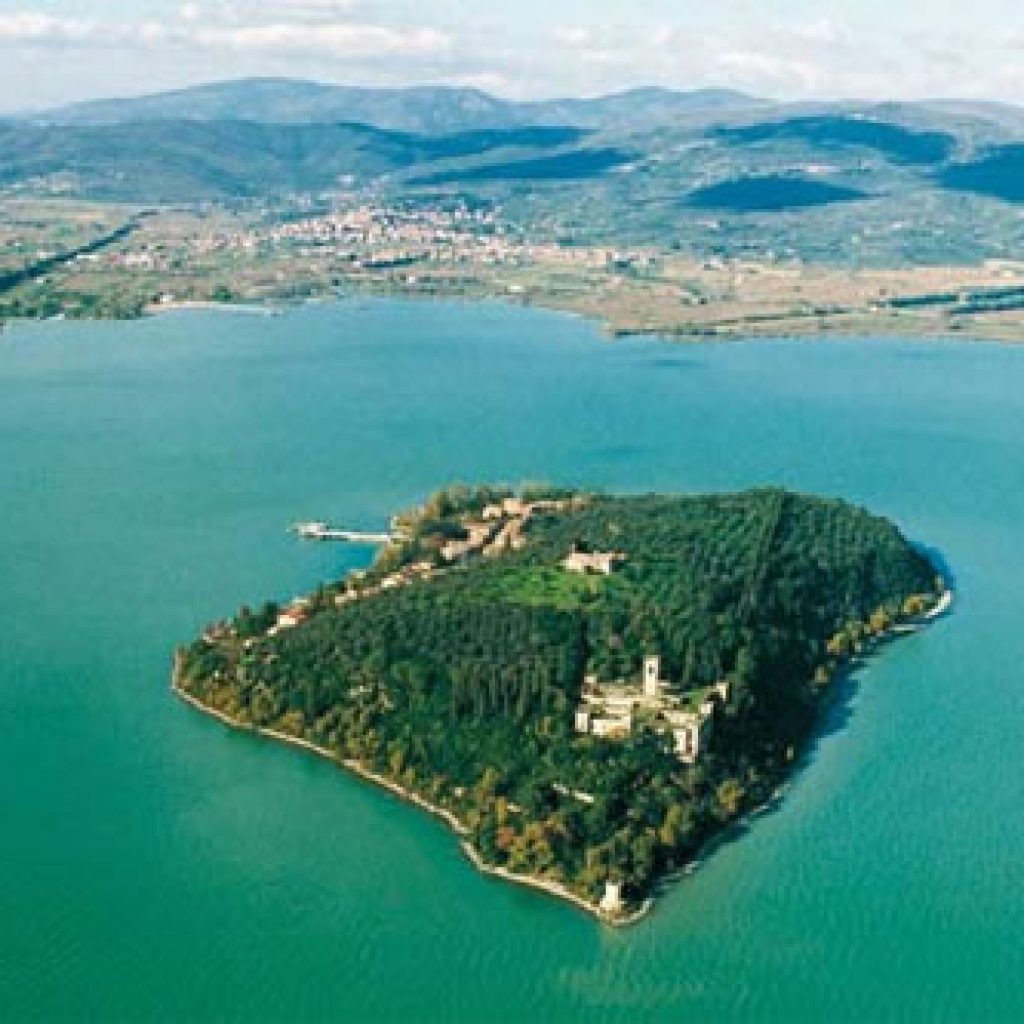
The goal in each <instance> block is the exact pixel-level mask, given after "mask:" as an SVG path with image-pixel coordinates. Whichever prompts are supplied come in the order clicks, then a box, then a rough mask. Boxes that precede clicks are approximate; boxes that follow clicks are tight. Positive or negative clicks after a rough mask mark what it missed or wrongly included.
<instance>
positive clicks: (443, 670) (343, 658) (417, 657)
mask: <svg viewBox="0 0 1024 1024" xmlns="http://www.w3.org/2000/svg"><path fill="white" fill-rule="evenodd" d="M507 493H508V492H506V491H501V490H494V489H481V490H479V491H475V490H469V489H459V490H452V491H448V492H442V493H440V494H439V495H436V496H435V497H434V498H432V499H431V501H430V502H428V504H427V506H426V507H425V508H424V509H423V510H420V512H419V513H410V514H408V515H407V516H405V517H403V518H402V520H401V522H402V523H403V524H404V525H405V528H406V537H405V539H404V541H403V542H402V543H401V544H399V545H396V546H394V547H392V548H391V549H388V550H386V551H385V552H383V553H382V556H381V559H380V560H379V562H378V566H377V567H376V568H375V569H374V570H373V571H371V573H370V574H368V576H367V577H366V578H364V579H362V580H360V581H358V582H354V581H347V582H343V583H340V584H339V585H338V586H337V587H334V588H326V589H324V590H323V591H321V592H320V593H319V594H317V595H315V597H314V599H313V601H312V604H311V609H310V610H311V614H309V617H308V620H307V621H305V622H303V624H302V625H300V626H298V627H297V628H294V629H288V630H284V631H281V632H278V633H276V634H274V633H273V631H271V635H267V632H266V631H267V628H268V627H269V625H270V624H271V623H272V622H273V621H274V619H275V616H276V613H277V610H276V608H274V607H273V606H267V607H266V608H264V609H262V610H261V611H259V612H256V613H253V612H251V611H249V610H247V609H246V610H243V612H242V613H240V615H239V617H238V618H237V619H236V621H235V622H234V623H233V624H230V625H228V626H225V627H224V628H222V629H221V630H220V631H219V632H216V634H215V635H211V634H208V635H207V636H206V638H204V639H203V640H200V641H197V642H196V643H195V644H193V645H192V646H191V647H190V648H188V649H187V650H186V651H184V652H182V656H181V659H180V664H179V669H180V670H179V683H180V684H181V685H182V686H183V687H184V688H185V689H186V690H187V691H188V692H190V693H192V694H193V695H194V696H197V697H198V698H199V699H200V700H202V701H204V702H205V703H208V704H210V705H211V706H213V707H216V708H218V709H219V710H222V711H225V712H226V713H228V714H230V715H231V716H233V717H234V718H236V719H238V720H239V721H241V722H245V723H250V724H253V725H256V726H260V727H273V728H275V729H283V730H284V731H288V732H291V733H294V734H296V735H302V736H305V737H307V738H310V739H312V740H314V741H315V742H317V743H318V744H320V745H322V746H324V747H326V748H328V749H331V750H333V751H335V752H336V753H337V754H338V756H339V757H344V758H351V759H355V760H358V761H360V762H361V763H364V764H366V765H368V766H370V767H372V768H373V769H374V770H376V771H380V772H383V773H384V774H386V775H388V776H389V777H392V778H394V779H395V780H396V781H398V782H400V783H401V784H402V785H403V786H405V787H406V788H408V789H410V790H413V791H417V792H420V793H422V794H423V795H425V796H426V797H428V798H429V799H430V800H432V801H433V802H435V803H437V804H439V805H442V806H445V807H447V808H449V809H451V810H452V811H454V813H456V814H457V815H458V817H459V818H460V819H461V820H462V821H463V822H464V823H465V824H466V826H467V828H468V829H469V831H470V833H471V836H472V839H473V842H474V844H475V845H476V847H477V848H478V850H479V851H480V852H481V854H482V856H483V857H484V859H485V860H487V861H489V862H492V863H497V864H502V865H505V866H507V867H508V868H509V869H511V870H514V871H520V872H529V873H531V874H538V875H543V876H545V877H549V878H551V879H555V880H558V881H561V882H563V883H565V884H566V885H568V886H569V887H570V888H572V889H573V890H574V891H577V892H579V893H581V894H583V895H586V896H587V897H589V898H593V897H596V896H597V895H599V893H600V890H601V887H602V885H603V883H604V882H605V881H606V880H608V879H617V880H623V881H625V882H626V885H627V892H629V893H630V894H631V895H633V896H639V895H642V894H643V893H645V892H647V891H648V890H649V888H650V885H651V884H652V881H653V880H654V879H655V878H656V876H657V874H658V873H659V872H660V871H662V870H664V869H665V868H666V867H669V866H671V865H673V864H676V863H679V862H680V861H681V860H683V859H684V858H686V857H687V856H690V855H692V852H693V850H694V849H695V847H696V846H697V844H698V843H699V842H700V841H701V840H702V839H703V838H705V837H706V836H707V835H708V834H709V833H710V832H712V831H714V830H715V829H716V828H720V827H721V826H722V824H723V823H725V822H728V821H730V820H732V819H734V818H735V817H736V816H737V815H738V814H740V813H741V812H742V811H743V810H744V809H745V808H747V807H749V806H751V805H753V804H754V803H757V802H762V801H763V800H765V799H766V798H768V797H769V796H770V794H771V792H772V791H773V790H774V788H775V787H776V786H777V784H778V782H779V781H780V779H781V778H782V776H783V775H784V773H785V771H786V769H787V767H788V765H789V763H790V762H791V761H792V759H793V757H794V752H795V751H796V750H798V749H799V746H800V744H801V743H802V742H803V741H804V740H805V739H806V738H807V736H808V734H809V732H810V730H811V729H812V728H813V725H814V721H815V714H816V710H817V707H818V705H819V704H820V700H821V697H822V694H823V693H824V692H825V691H826V690H827V684H828V682H829V680H830V678H831V677H832V674H833V671H834V668H835V667H836V665H837V664H839V663H840V662H842V661H843V660H845V659H847V658H849V657H850V656H852V655H854V654H855V653H856V652H857V651H858V650H860V649H861V648H862V647H863V645H864V643H865V642H867V641H868V639H869V638H870V636H871V635H872V634H880V633H882V632H884V631H885V630H886V629H888V627H889V626H890V625H892V624H893V623H894V622H896V621H897V620H899V619H901V618H904V617H906V616H908V615H914V614H919V613H920V612H921V611H922V610H923V609H925V608H927V607H928V606H929V604H930V603H932V601H933V600H934V594H935V591H936V588H937V582H936V578H935V571H934V569H933V568H932V566H931V565H930V564H929V562H928V560H927V559H926V558H925V557H924V556H923V555H921V554H920V553H918V552H917V551H916V550H915V549H914V548H912V547H911V546H910V545H909V544H908V543H907V542H906V540H905V539H904V538H903V537H902V536H901V535H900V533H899V531H898V530H897V529H896V528H895V527H894V526H893V525H892V524H891V523H889V522H887V521H886V520H883V519H880V518H878V517H875V516H872V515H870V514H869V513H867V512H865V511H863V510H861V509H857V508H854V507H851V506H850V505H847V504H844V503H841V502H837V501H828V500H823V499H818V498H811V497H805V496H800V495H794V494H789V493H786V492H783V491H779V490H762V491H754V492H750V493H746V494H741V495H715V496H701V497H665V496H653V495H652V496H640V497H605V496H590V497H588V498H587V499H586V500H585V501H579V502H577V503H575V504H573V505H572V507H571V508H570V509H567V510H561V511H551V512H542V513H539V514H536V515H534V516H532V517H531V518H530V519H529V522H528V524H527V528H526V531H525V538H526V543H525V545H524V546H523V547H522V548H521V549H520V550H515V551H509V552H507V553H505V554H502V555H501V556H500V557H476V558H472V559H469V560H467V561H465V562H463V563H460V564H457V565H454V566H451V567H448V568H444V569H443V570H439V571H435V572H434V573H433V574H432V575H430V576H429V577H428V578H423V579H417V580H416V581H414V582H408V583H405V584H403V585H400V586H393V587H390V588H385V589H381V588H380V587H379V584H380V582H381V581H382V580H383V579H384V578H385V576H386V574H389V573H392V572H394V571H396V569H401V568H402V567H403V566H408V565H409V564H411V563H413V562H418V561H421V560H422V559H423V558H424V557H427V558H433V559H434V561H435V562H436V561H438V556H437V550H438V542H439V540H438V539H440V540H441V541H443V540H444V539H450V538H451V537H453V536H461V534H462V532H463V531H462V525H463V524H464V523H465V521H466V518H467V515H477V514H478V513H479V511H480V509H481V508H482V507H483V505H484V504H485V503H486V502H488V501H493V500H501V499H502V498H504V497H505V496H507ZM535 494H536V495H537V496H541V495H542V492H540V491H536V492H535ZM558 496H562V497H564V492H559V495H558ZM573 549H577V550H591V551H615V552H621V553H622V554H623V555H624V556H625V559H624V561H623V562H622V563H621V566H620V568H619V569H618V570H617V571H616V572H615V573H613V574H612V575H610V576H580V575H576V574H573V573H569V572H566V571H565V570H564V569H563V568H562V567H561V562H562V560H563V559H564V557H565V555H566V554H567V553H568V552H569V551H570V550H573ZM353 588H362V589H363V590H364V591H366V590H369V591H373V592H372V593H371V594H369V595H367V596H364V597H362V598H360V599H349V600H343V601H341V602H340V603H339V601H338V600H336V599H337V598H338V597H339V595H341V594H343V593H345V592H346V591H351V590H352V589H353ZM652 653H653V654H659V655H660V656H661V657H662V659H663V664H664V674H665V676H666V677H667V678H668V679H669V680H670V681H671V682H673V683H674V684H675V685H676V686H677V687H678V688H679V689H680V690H683V691H686V690H691V689H695V688H698V687H702V686H708V685H711V684H714V683H716V682H719V681H726V680H727V681H728V682H729V700H728V702H727V703H721V704H720V706H718V708H717V710H716V712H715V741H714V743H713V745H712V748H711V750H710V751H709V752H708V753H707V754H705V755H704V756H703V757H702V758H701V760H700V761H699V763H698V764H696V765H692V766H687V765H684V764H682V763H680V762H679V761H678V760H677V759H676V757H675V756H674V754H673V753H672V751H671V749H670V746H669V744H668V743H667V741H666V739H665V738H664V737H663V736H662V735H660V734H658V733H655V732H645V731H644V730H639V731H638V732H635V733H634V734H633V735H632V736H631V737H630V738H629V739H628V740H624V741H621V740H620V741H614V740H599V739H595V738H593V737H590V736H578V735H576V733H575V732H574V731H573V710H574V708H575V705H576V703H577V701H578V699H579V696H580V692H581V687H582V683H583V678H584V675H585V674H588V673H593V674H595V675H597V676H598V677H599V678H602V679H604V680H613V679H617V678H627V677H635V676H636V675H637V673H638V671H639V667H640V663H641V659H642V658H643V656H644V655H645V654H652Z"/></svg>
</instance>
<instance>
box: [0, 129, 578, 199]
mask: <svg viewBox="0 0 1024 1024" xmlns="http://www.w3.org/2000/svg"><path fill="white" fill-rule="evenodd" d="M584 137H585V133H584V132H582V131H581V130H579V129H576V128H521V129H515V128H514V129H481V130H479V131H474V132H461V133H456V134H453V135H444V136H422V135H411V134H409V133H407V132H397V131H386V130H383V129H380V128H374V127H371V126H369V125H361V124H352V123H346V124H318V125H314V124H294V125H276V124H264V123H257V122H251V121H209V122H207V121H142V122H137V123H132V122H126V123H122V124H110V125H94V126H82V127H71V126H53V125H51V126H39V125H32V126H25V125H17V124H7V125H0V147H3V150H4V163H3V166H2V167H0V184H12V183H20V182H25V181H26V180H28V181H31V180H32V179H46V178H49V177H63V178H69V177H70V178H71V179H72V182H73V184H72V185H71V186H70V187H71V188H72V189H73V190H74V191H75V192H76V193H79V194H84V195H88V196H91V197H97V198H104V199H116V200H134V201H137V202H142V203H152V202H195V201H197V200H209V199H227V200H231V199H240V198H241V199H244V198H249V197H260V196H272V195H282V194H287V193H309V192H320V191H325V190H331V189H339V188H342V187H344V186H345V185H346V184H349V185H350V184H352V183H353V182H357V181H358V182H366V181H369V180H373V179H376V178H381V177H384V176H387V175H390V174H393V173H395V172H397V171H402V170H405V169H408V168H412V167H417V166H423V165H430V164H432V163H435V162H437V161H444V160H452V159H466V158H472V157H479V156H482V155H486V154H490V153H507V152H508V151H510V150H518V149H528V150H530V151H531V152H537V151H544V150H547V149H551V148H554V147H563V146H566V145H573V144H575V143H577V142H579V141H580V140H582V139H583V138H584Z"/></svg>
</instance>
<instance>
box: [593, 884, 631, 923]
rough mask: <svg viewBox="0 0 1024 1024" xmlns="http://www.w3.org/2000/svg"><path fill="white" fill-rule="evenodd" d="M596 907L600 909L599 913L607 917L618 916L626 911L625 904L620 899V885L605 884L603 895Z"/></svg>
mask: <svg viewBox="0 0 1024 1024" xmlns="http://www.w3.org/2000/svg"><path fill="white" fill-rule="evenodd" d="M598 906H599V907H600V908H601V913H603V914H607V915H608V916H609V917H617V916H618V915H620V914H621V913H622V912H623V910H625V909H626V904H625V903H624V902H623V899H622V883H621V882H605V883H604V895H603V896H602V897H601V902H600V903H599V904H598Z"/></svg>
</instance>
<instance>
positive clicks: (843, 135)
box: [715, 116, 956, 164]
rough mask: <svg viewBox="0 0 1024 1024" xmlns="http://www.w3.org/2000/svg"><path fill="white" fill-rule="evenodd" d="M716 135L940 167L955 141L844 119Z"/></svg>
mask: <svg viewBox="0 0 1024 1024" xmlns="http://www.w3.org/2000/svg"><path fill="white" fill-rule="evenodd" d="M715 134H716V136H717V137H718V138H719V139H722V140H724V141H728V142H736V143H743V144H748V145H749V144H754V143H768V144H770V143H775V142H779V141H782V140H797V141H800V142H804V143H807V144H808V145H810V146H813V147H815V148H817V149H819V150H821V151H829V150H833V149H849V148H853V147H859V148H863V149H870V150H874V151H875V152H877V153H880V154H882V155H883V156H885V157H886V158H888V159H890V160H896V161H899V162H903V163H909V164H937V163H941V162H942V161H944V160H946V159H948V158H949V156H950V155H951V154H952V152H953V149H954V147H955V145H956V139H955V138H954V137H953V136H952V135H950V134H948V133H947V132H937V131H927V132H926V131H914V130H912V129H910V128H906V127H904V126H903V125H901V124H895V123H891V122H886V121H879V120H874V119H869V118H866V117H847V116H832V117H828V116H822V117H796V118H788V119H785V120H781V121H775V120H772V121H764V122H760V123H757V124H750V125H744V126H742V127H734V128H721V129H718V131H717V132H716V133H715Z"/></svg>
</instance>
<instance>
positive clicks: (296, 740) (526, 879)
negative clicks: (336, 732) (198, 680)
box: [171, 679, 654, 928]
mask: <svg viewBox="0 0 1024 1024" xmlns="http://www.w3.org/2000/svg"><path fill="white" fill-rule="evenodd" d="M171 690H172V691H173V693H174V694H175V696H176V697H178V698H180V699H181V700H183V701H184V702H185V703H186V704H189V705H191V706H192V707H193V708H195V709H196V710H197V711H201V712H202V713H203V714H205V715H209V716H210V717H211V718H215V719H217V721H218V722H221V723H222V724H223V725H226V726H227V727H228V728H230V729H235V730H237V731H239V732H250V733H253V734H254V735H257V736H264V737H266V738H267V739H271V740H277V741H278V742H280V743H287V744H288V745H289V746H292V747H298V748H299V749H300V750H305V751H307V752H308V753H310V754H315V755H316V756H317V757H322V758H324V760H327V761H330V762H331V763H332V764H334V765H337V766H338V767H341V768H345V769H347V770H348V771H350V772H352V773H353V774H355V775H358V776H360V777H361V778H363V779H366V780H367V781H368V782H373V783H375V784H376V785H378V786H381V787H383V788H384V789H386V790H388V791H389V792H390V793H393V794H394V795H395V796H397V797H398V798H399V799H401V800H405V801H407V802H408V803H411V804H415V805H416V806H417V807H420V808H422V809H423V810H425V811H427V812H428V813H429V814H432V815H434V816H435V817H437V818H440V819H441V820H442V821H443V822H444V823H445V824H446V825H447V826H448V827H449V828H450V829H451V830H452V831H453V832H454V833H455V834H456V835H457V836H458V837H459V848H460V849H461V850H462V852H463V853H464V854H465V855H466V858H467V859H468V860H469V862H470V863H471V864H472V865H473V866H474V867H475V868H476V869H477V870H478V871H480V872H481V873H483V874H485V875H492V876H494V877H495V878H501V879H504V880H505V881H507V882H514V883H515V884H516V885H525V886H527V887H528V888H531V889H537V890H539V891H540V892H545V893H547V894H548V895H550V896H556V897H558V898H559V899H562V900H566V901H567V902H569V903H572V904H573V905H574V906H577V907H579V908H580V909H581V910H585V911H586V912H587V913H588V914H591V915H592V916H594V917H596V918H597V919H598V920H599V921H601V922H602V923H603V924H607V925H611V926H612V927H615V928H624V927H627V926H629V925H633V924H636V923H637V922H638V921H640V920H642V919H643V918H644V917H646V916H647V915H648V914H649V913H650V912H651V910H652V909H653V907H654V901H653V900H650V899H647V900H644V902H643V903H642V904H641V905H640V906H639V907H638V908H637V909H636V910H634V911H632V912H631V913H629V914H626V915H624V916H621V917H611V916H610V915H608V914H606V913H604V911H602V910H601V909H600V907H598V906H596V905H595V904H593V903H591V902H589V901H588V900H586V899H584V898H583V897H582V896H579V895H578V894H577V893H574V892H573V891H572V890H571V889H568V888H566V886H564V885H561V884H560V883H558V882H553V881H550V880H549V879H544V878H534V877H533V876H531V875H520V874H516V873H515V872H514V871H509V870H508V869H507V868H502V867H494V866H492V865H490V864H487V863H485V862H484V860H483V859H482V858H481V856H480V854H479V852H478V851H477V850H476V848H475V847H474V846H473V845H472V844H471V843H470V842H469V839H468V838H467V835H468V833H467V831H466V827H465V826H464V825H463V824H462V822H461V821H460V820H459V819H458V818H457V817H456V816H455V815H454V814H453V813H452V812H451V811H449V810H448V809H447V808H445V807H438V806H437V805H436V804H432V803H430V801H429V800H426V799H424V798H423V797H422V796H420V795H419V794H418V793H413V792H411V791H410V790H408V789H405V788H404V787H403V786H400V785H399V784H398V783H397V782H395V781H394V780H393V779H388V778H385V777H384V776H383V775H380V774H378V773H377V772H374V771H371V770H370V769H369V768H367V767H366V766H365V765H362V764H360V763H359V762H358V761H353V760H351V759H347V758H339V757H336V756H335V755H334V754H332V753H331V751H329V750H326V749H325V748H323V747H318V746H317V745H316V744H315V743H313V742H311V741H310V740H306V739H302V738H301V737H299V736H291V735H289V734H288V733H284V732H278V731H277V730H276V729H264V728H258V727H256V726H252V725H246V724H245V723H244V722H239V721H238V720H237V719H235V718H232V717H231V715H229V714H226V713H225V712H223V711H218V710H217V709H216V708H211V707H210V706H209V705H207V704H204V703H203V702H202V701H201V700H199V698H198V697H194V696H192V694H190V693H187V692H186V691H185V690H183V689H182V688H181V687H180V686H179V685H178V683H177V680H176V679H175V680H174V681H173V682H172V684H171Z"/></svg>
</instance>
